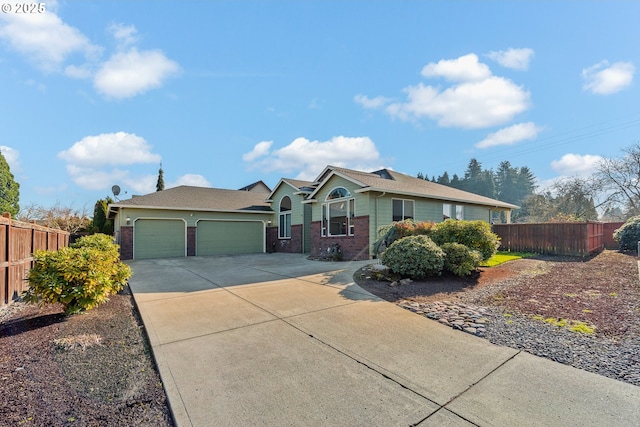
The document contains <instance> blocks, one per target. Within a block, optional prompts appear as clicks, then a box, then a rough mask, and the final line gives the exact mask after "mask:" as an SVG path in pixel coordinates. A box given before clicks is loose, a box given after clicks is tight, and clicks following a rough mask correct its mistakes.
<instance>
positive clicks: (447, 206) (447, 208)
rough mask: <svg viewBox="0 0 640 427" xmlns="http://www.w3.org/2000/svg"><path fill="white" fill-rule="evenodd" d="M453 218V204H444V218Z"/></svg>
mask: <svg viewBox="0 0 640 427" xmlns="http://www.w3.org/2000/svg"><path fill="white" fill-rule="evenodd" d="M449 218H451V205H450V204H449V203H443V204H442V220H443V221H445V220H447V219H449Z"/></svg>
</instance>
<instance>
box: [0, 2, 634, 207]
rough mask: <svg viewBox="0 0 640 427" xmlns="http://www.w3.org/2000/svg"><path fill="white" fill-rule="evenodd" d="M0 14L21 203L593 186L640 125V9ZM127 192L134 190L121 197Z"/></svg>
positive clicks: (1, 85)
mask: <svg viewBox="0 0 640 427" xmlns="http://www.w3.org/2000/svg"><path fill="white" fill-rule="evenodd" d="M3 4H4V6H3V9H2V11H3V12H0V146H1V148H0V149H1V150H2V152H3V154H4V155H5V157H6V158H7V160H8V161H9V164H10V166H11V169H12V172H13V173H14V175H15V177H16V180H17V181H18V182H19V183H20V185H21V197H20V201H21V205H23V206H26V205H27V204H31V203H36V204H39V205H42V206H53V205H55V204H61V205H64V206H72V207H74V208H77V209H81V208H83V207H88V208H89V209H92V207H93V204H94V202H95V201H96V200H97V199H99V198H103V197H105V196H107V195H110V193H111V187H112V185H114V184H117V185H119V186H120V187H121V188H122V194H121V195H120V197H121V198H128V197H130V196H131V195H132V194H146V193H149V192H152V191H154V190H155V182H156V179H157V173H158V168H159V165H160V162H162V167H163V169H164V178H165V182H166V185H167V187H171V186H175V185H181V184H186V185H199V186H211V187H218V188H231V189H234V188H240V187H242V186H244V185H247V184H249V183H251V182H254V181H257V180H259V179H262V180H264V181H265V182H266V183H267V185H270V186H274V185H275V184H276V183H277V182H278V180H279V178H281V177H288V178H299V179H313V178H314V177H315V176H316V175H317V174H318V173H319V172H321V171H322V169H323V168H324V167H325V166H326V165H327V164H332V165H336V166H343V167H350V168H355V169H363V170H374V169H377V168H381V167H388V168H392V169H394V170H397V171H400V172H403V173H407V174H410V175H416V174H417V173H418V172H422V173H424V174H425V175H427V176H432V175H435V176H438V175H440V174H441V173H442V172H444V171H445V170H446V171H448V172H449V173H450V174H453V173H458V174H459V175H462V174H463V173H464V170H465V168H466V166H467V164H468V162H469V160H470V159H471V158H476V159H478V160H479V161H480V162H481V163H482V165H483V167H484V168H496V167H497V165H498V164H499V163H500V162H501V161H503V160H508V161H510V162H511V164H512V165H513V166H528V167H529V168H531V169H532V171H533V172H534V174H535V175H536V176H537V177H538V179H539V182H540V185H547V184H548V183H549V182H550V181H551V180H553V179H557V178H558V177H562V176H576V175H584V174H589V173H591V172H592V171H593V168H594V164H595V163H596V162H597V161H598V159H599V158H600V157H601V156H605V157H618V156H620V155H621V150H622V149H623V148H626V147H629V146H631V145H633V144H635V143H637V142H639V140H640V138H639V137H638V133H639V132H638V131H639V130H640V88H639V85H638V82H637V80H638V77H637V67H639V66H640V49H638V46H637V44H638V43H637V42H638V40H640V25H638V21H637V20H638V17H640V3H638V2H630V1H621V2H614V1H606V2H605V1H602V2H588V1H587V2H577V1H566V2H563V1H560V2H540V1H535V2H534V1H532V2H528V1H517V2H498V1H493V2H483V1H474V2H471V1H468V2H463V1H446V2H445V1H438V2H436V1H423V2H418V1H371V2H365V1H340V2H338V1H322V2H317V1H297V2H293V1H286V2H285V1H259V2H258V1H256V2H247V1H233V2H231V1H209V2H205V1H200V2H177V1H160V2H150V1H138V2H115V1H109V2H107V1H81V2H80V1H69V2H63V1H57V2H56V1H46V2H43V3H41V4H42V5H43V7H41V8H40V9H42V8H44V12H40V11H39V10H38V9H37V8H36V9H35V10H33V13H18V12H24V11H22V10H21V11H18V10H17V9H18V4H17V3H15V2H8V1H7V0H5V3H3ZM125 192H126V194H125Z"/></svg>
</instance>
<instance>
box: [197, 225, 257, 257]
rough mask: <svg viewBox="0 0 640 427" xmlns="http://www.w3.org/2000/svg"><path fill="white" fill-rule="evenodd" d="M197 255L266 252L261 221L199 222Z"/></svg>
mask: <svg viewBox="0 0 640 427" xmlns="http://www.w3.org/2000/svg"><path fill="white" fill-rule="evenodd" d="M196 241H197V245H196V246H197V249H196V254H197V255H200V256H203V255H223V254H247V253H260V252H264V225H263V224H262V222H261V221H199V222H198V226H197V235H196Z"/></svg>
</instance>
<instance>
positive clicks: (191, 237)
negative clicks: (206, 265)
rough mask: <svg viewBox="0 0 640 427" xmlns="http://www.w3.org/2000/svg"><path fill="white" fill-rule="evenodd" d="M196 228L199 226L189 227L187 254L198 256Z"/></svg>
mask: <svg viewBox="0 0 640 427" xmlns="http://www.w3.org/2000/svg"><path fill="white" fill-rule="evenodd" d="M196 229H197V227H192V226H188V227H187V256H196Z"/></svg>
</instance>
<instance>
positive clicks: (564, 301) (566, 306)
mask: <svg viewBox="0 0 640 427" xmlns="http://www.w3.org/2000/svg"><path fill="white" fill-rule="evenodd" d="M355 280H356V283H358V285H360V286H361V287H362V288H364V289H366V290H367V291H369V292H371V293H373V294H374V295H377V296H378V297H380V298H382V299H385V300H387V301H391V302H396V303H405V302H419V303H428V302H435V301H443V300H446V301H451V302H454V303H456V302H463V303H475V304H478V305H483V306H489V307H500V308H502V309H504V310H505V311H512V312H517V313H520V314H523V315H530V316H536V317H542V318H558V319H570V320H575V321H581V322H585V323H587V324H589V325H593V326H595V327H596V329H595V330H596V333H595V334H594V335H598V336H607V337H610V338H614V339H615V338H621V337H628V336H630V335H631V336H640V280H639V276H638V258H636V256H635V253H634V254H626V253H621V252H617V251H610V250H607V251H603V252H601V253H599V254H597V255H595V256H592V257H589V258H571V257H553V256H546V257H536V258H527V259H520V260H515V261H510V262H507V263H504V264H501V265H499V266H496V267H492V268H481V269H480V271H478V272H476V273H474V274H472V275H471V276H468V277H456V276H453V275H447V274H443V275H442V276H436V277H430V278H427V279H426V280H423V281H414V282H412V283H409V284H405V285H399V284H397V285H395V286H391V283H390V282H389V281H385V280H374V279H372V278H371V274H370V271H368V269H367V268H366V267H365V269H363V270H361V271H359V272H358V273H356V275H355Z"/></svg>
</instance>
